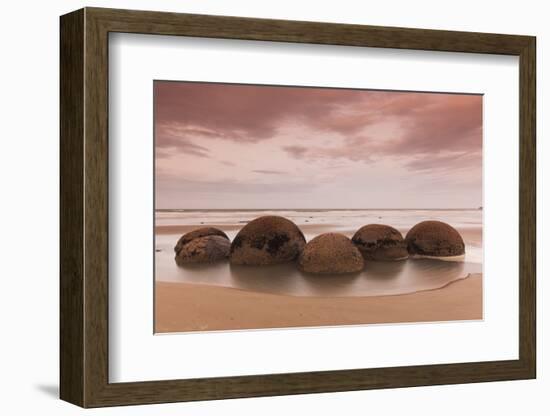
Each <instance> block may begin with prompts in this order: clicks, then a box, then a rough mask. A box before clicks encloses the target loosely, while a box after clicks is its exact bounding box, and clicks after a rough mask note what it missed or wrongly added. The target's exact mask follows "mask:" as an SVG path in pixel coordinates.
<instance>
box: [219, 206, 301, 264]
mask: <svg viewBox="0 0 550 416" xmlns="http://www.w3.org/2000/svg"><path fill="white" fill-rule="evenodd" d="M305 245H306V239H305V237H304V235H303V234H302V232H301V231H300V229H299V228H298V227H297V226H296V224H294V223H293V222H292V221H290V220H287V219H286V218H283V217H279V216H271V215H270V216H263V217H258V218H256V219H254V220H253V221H250V222H249V223H248V224H247V225H245V226H244V227H243V228H242V229H241V231H239V233H238V234H237V236H236V237H235V239H234V240H233V243H232V244H231V252H230V255H229V260H230V262H231V264H238V265H250V266H263V265H271V264H280V263H287V262H291V261H293V260H295V259H297V258H298V256H299V254H300V252H301V251H302V250H303V248H304V246H305Z"/></svg>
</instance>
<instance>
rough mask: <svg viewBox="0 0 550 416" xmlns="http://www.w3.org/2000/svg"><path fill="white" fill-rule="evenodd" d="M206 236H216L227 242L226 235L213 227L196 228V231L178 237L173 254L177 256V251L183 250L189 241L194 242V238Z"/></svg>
mask: <svg viewBox="0 0 550 416" xmlns="http://www.w3.org/2000/svg"><path fill="white" fill-rule="evenodd" d="M208 235H217V236H220V237H223V238H225V239H226V240H228V241H229V237H227V234H225V233H224V232H223V231H222V230H219V229H217V228H214V227H203V228H197V229H196V230H193V231H190V232H188V233H186V234H184V235H182V236H181V237H180V239H179V240H178V242H177V244H176V246H175V247H174V252H175V253H176V255H177V254H178V253H179V251H180V250H181V249H182V248H183V246H184V245H186V244H187V243H189V242H190V241H191V240H194V239H195V238H200V237H206V236H208Z"/></svg>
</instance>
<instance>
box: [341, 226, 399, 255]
mask: <svg viewBox="0 0 550 416" xmlns="http://www.w3.org/2000/svg"><path fill="white" fill-rule="evenodd" d="M351 241H352V242H353V244H355V246H356V247H357V248H358V249H359V251H360V252H361V254H362V255H363V257H364V258H365V259H366V260H403V259H406V258H407V257H409V253H408V252H407V244H406V243H405V240H404V239H403V236H402V235H401V233H400V232H399V231H397V230H396V229H395V228H393V227H390V226H389V225H382V224H369V225H365V226H364V227H361V228H360V229H359V230H358V231H357V232H356V233H355V235H354V236H353V238H352V239H351Z"/></svg>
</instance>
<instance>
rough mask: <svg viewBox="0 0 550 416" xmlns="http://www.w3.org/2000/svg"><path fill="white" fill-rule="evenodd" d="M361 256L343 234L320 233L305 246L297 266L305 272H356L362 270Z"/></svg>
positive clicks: (363, 264)
mask: <svg viewBox="0 0 550 416" xmlns="http://www.w3.org/2000/svg"><path fill="white" fill-rule="evenodd" d="M364 266H365V262H364V260H363V256H362V255H361V253H360V252H359V250H358V249H357V247H355V246H354V245H353V243H352V242H351V240H350V239H349V238H347V237H346V236H345V235H342V234H337V233H326V234H321V235H318V236H317V237H315V238H314V239H313V240H311V241H310V242H309V243H307V245H306V246H305V248H304V250H303V251H302V254H301V255H300V259H299V261H298V267H299V268H300V270H302V271H304V272H306V273H316V274H333V273H334V274H337V273H356V272H359V271H361V270H363V267H364Z"/></svg>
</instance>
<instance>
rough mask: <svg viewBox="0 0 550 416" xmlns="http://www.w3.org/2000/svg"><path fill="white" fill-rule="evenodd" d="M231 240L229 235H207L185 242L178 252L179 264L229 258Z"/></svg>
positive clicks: (210, 261) (177, 259) (177, 260)
mask: <svg viewBox="0 0 550 416" xmlns="http://www.w3.org/2000/svg"><path fill="white" fill-rule="evenodd" d="M230 248H231V242H230V241H229V239H228V238H227V237H221V236H219V235H207V236H205V237H197V238H194V239H192V240H191V241H189V242H188V243H187V244H185V245H184V246H183V247H182V248H181V250H179V251H178V253H177V254H176V263H177V264H178V266H183V265H186V264H194V263H214V262H218V261H222V260H225V259H227V257H228V256H229V250H230Z"/></svg>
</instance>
